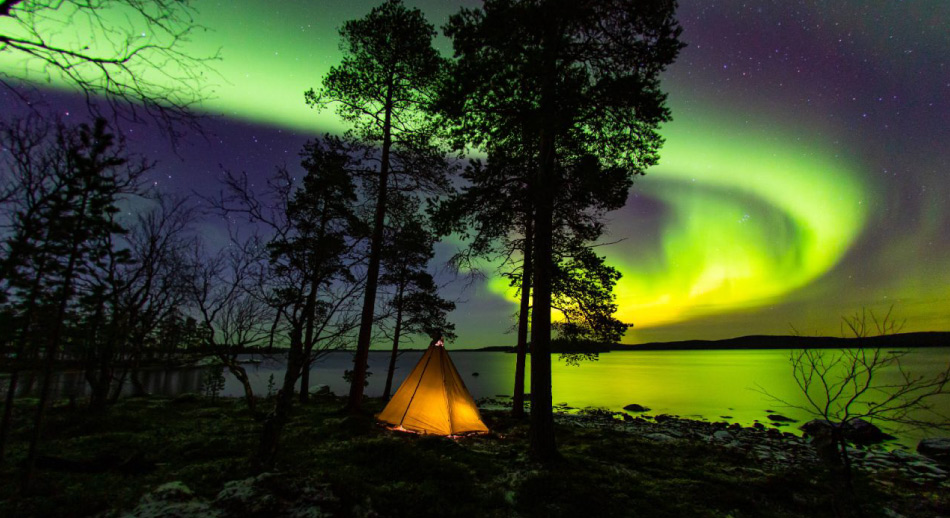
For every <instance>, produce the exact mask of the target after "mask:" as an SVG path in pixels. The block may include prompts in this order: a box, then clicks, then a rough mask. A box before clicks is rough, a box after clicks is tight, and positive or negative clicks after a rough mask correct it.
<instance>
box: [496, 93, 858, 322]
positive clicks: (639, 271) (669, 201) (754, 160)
mask: <svg viewBox="0 0 950 518" xmlns="http://www.w3.org/2000/svg"><path fill="white" fill-rule="evenodd" d="M674 113H676V110H675V106H674ZM768 127H769V125H768V124H767V123H763V124H760V125H756V126H755V127H753V128H750V126H749V125H748V124H741V123H739V122H736V121H731V120H730V117H729V116H727V115H724V114H714V113H711V112H708V113H705V114H698V113H697V112H695V111H694V114H693V115H692V116H690V117H689V118H686V117H682V118H677V120H676V121H674V122H673V123H671V124H669V125H667V126H666V127H665V128H664V130H663V135H664V137H665V138H666V144H665V145H664V147H663V150H662V152H661V154H662V159H661V163H660V165H658V166H657V167H655V168H653V169H651V170H650V171H649V174H648V176H646V177H645V178H643V179H640V180H638V181H637V183H636V185H635V186H634V192H635V193H636V194H637V195H638V196H642V197H646V198H647V199H651V198H652V199H654V200H656V201H658V202H659V203H660V204H662V206H663V207H664V209H666V210H665V213H664V214H663V215H662V217H659V218H655V219H654V220H652V221H636V220H631V219H624V220H623V221H622V222H621V221H617V220H616V219H614V221H613V222H612V224H611V230H612V234H611V236H609V237H610V238H611V239H616V238H621V239H623V238H631V240H632V242H633V245H634V246H628V245H626V244H625V243H623V242H621V243H619V244H616V245H612V246H610V247H607V248H605V249H602V250H603V251H604V252H606V255H607V256H608V258H609V262H610V263H611V264H612V265H613V266H615V267H616V268H617V269H618V270H619V271H620V272H621V273H622V274H623V278H622V279H621V280H620V282H619V283H618V286H617V289H616V293H617V301H618V305H619V307H620V311H619V312H618V317H619V318H620V319H621V320H624V321H626V322H632V323H634V324H635V326H636V329H644V328H649V327H653V326H658V325H664V324H670V323H675V322H679V321H683V320H688V319H692V318H696V317H699V316H705V315H712V314H718V313H723V312H730V311H736V310H747V309H750V308H755V307H761V306H764V305H767V304H771V303H774V302H775V301H776V300H779V299H781V298H782V297H783V296H785V295H787V294H788V293H790V292H792V291H794V290H796V289H798V288H801V287H802V286H805V285H807V284H808V283H810V282H812V281H814V280H815V279H817V278H819V277H821V276H822V275H823V274H825V273H826V272H828V271H829V270H830V269H831V268H832V267H834V266H835V265H836V264H837V263H838V262H839V261H840V260H841V259H842V257H843V256H844V255H845V254H846V253H847V251H848V250H849V248H850V246H851V245H852V244H853V243H854V242H855V240H856V239H857V238H858V236H860V234H861V231H862V229H863V227H864V225H865V222H866V217H867V214H866V208H867V207H868V206H869V203H868V201H869V194H868V192H867V191H866V189H865V187H864V186H863V185H862V183H861V181H860V178H859V176H858V175H857V174H856V172H855V168H854V167H852V166H850V165H849V164H847V163H845V162H844V161H843V160H842V159H840V158H837V157H835V156H834V153H832V152H831V151H827V150H823V149H822V148H821V146H820V145H819V144H817V143H806V142H802V141H801V140H800V137H799V136H800V135H801V134H803V133H800V132H796V131H793V130H792V129H790V128H788V127H782V128H781V130H780V131H776V130H775V127H774V126H772V128H773V130H772V131H769V130H768V129H766V128H768ZM779 143H782V144H779ZM637 202H638V199H636V198H632V199H631V200H629V202H628V203H630V204H636V203H637ZM653 227H658V228H653ZM644 233H647V234H649V233H653V234H654V235H655V242H654V243H650V241H651V239H649V238H648V239H643V238H642V236H641V237H637V238H634V236H635V235H642V234H644ZM644 244H648V246H644ZM490 286H491V290H492V291H493V292H494V293H496V294H498V295H502V296H504V297H505V298H508V299H510V300H511V301H512V302H513V301H514V298H515V293H514V290H513V289H511V288H509V287H508V286H507V281H506V279H500V278H499V279H493V280H492V281H491V282H490Z"/></svg>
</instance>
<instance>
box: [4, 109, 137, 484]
mask: <svg viewBox="0 0 950 518" xmlns="http://www.w3.org/2000/svg"><path fill="white" fill-rule="evenodd" d="M39 142H41V143H40V144H38V145H37V146H34V147H33V151H34V152H35V154H33V155H26V156H19V157H17V158H16V160H17V163H18V164H19V166H18V167H20V168H34V167H43V168H49V169H47V171H48V172H45V173H42V174H39V173H38V174H32V173H26V172H24V171H21V174H19V175H17V178H38V177H41V178H43V180H42V181H41V182H40V183H38V184H36V183H34V184H31V185H28V187H30V188H32V189H33V192H32V193H26V194H24V196H26V197H43V198H46V201H45V202H44V203H42V204H39V205H32V204H30V203H27V204H26V205H25V206H34V207H36V208H37V209H38V212H37V213H36V214H34V215H33V216H34V217H35V218H36V221H38V222H41V223H42V225H43V226H44V229H43V230H42V231H41V232H39V233H33V234H32V235H30V236H28V237H27V236H26V234H22V235H18V234H17V233H16V232H14V235H13V241H10V242H8V243H9V245H8V246H10V248H8V249H7V250H6V253H7V254H8V255H7V257H6V260H5V261H4V262H5V263H6V264H7V267H5V269H4V270H5V279H4V281H5V282H7V283H8V284H7V286H8V287H9V290H8V292H10V291H12V297H11V298H12V299H14V300H16V301H17V302H22V303H25V307H22V310H23V313H24V317H26V318H25V319H24V322H23V324H24V326H23V327H22V328H21V333H23V335H21V336H23V337H24V338H26V339H28V340H30V339H36V338H38V336H37V333H35V332H34V331H35V330H36V328H35V327H31V325H30V324H31V322H30V321H31V320H32V315H33V313H38V314H42V315H45V318H47V319H48V320H47V321H46V322H45V325H46V328H45V330H44V331H45V332H44V333H42V343H35V345H34V347H36V348H37V350H39V348H42V351H43V355H44V356H45V358H44V362H43V378H42V383H41V388H40V397H39V403H38V405H37V409H36V415H35V417H34V420H33V434H32V437H31V440H30V446H29V451H28V453H27V458H26V461H25V464H24V473H23V486H24V489H28V488H29V486H30V484H31V481H32V474H33V468H34V466H35V461H36V457H37V454H38V445H39V439H40V437H41V435H42V428H43V421H44V417H45V412H46V407H47V405H48V402H49V397H50V389H51V383H52V371H53V365H54V362H55V361H56V359H57V357H58V355H59V352H60V350H61V346H62V345H63V343H64V342H65V341H66V340H65V339H66V337H67V336H68V334H67V326H68V325H69V324H70V321H71V320H73V319H74V317H75V311H74V309H75V306H76V304H77V302H78V298H77V297H78V294H79V293H78V292H79V288H80V287H81V283H82V279H83V276H85V275H88V274H89V273H90V272H93V271H95V270H97V269H98V268H99V267H100V265H102V264H103V263H104V262H106V261H107V260H108V257H109V256H110V254H112V253H113V250H112V247H111V243H112V237H113V235H115V234H121V233H124V232H125V229H124V228H123V227H122V226H121V225H119V224H118V223H117V221H116V219H115V214H116V213H117V212H118V211H119V209H118V207H117V206H116V204H117V203H118V202H119V201H120V199H123V198H124V197H126V196H127V195H129V194H133V193H135V192H137V190H138V179H139V177H140V176H141V174H142V173H143V172H145V171H146V170H148V168H149V166H150V164H148V163H147V162H144V161H141V162H137V161H130V159H129V156H128V154H127V153H126V152H125V149H124V147H123V146H122V144H121V142H117V141H116V140H115V137H114V136H113V135H111V134H110V133H108V129H107V125H106V122H105V121H103V120H101V119H99V120H97V121H96V123H95V124H94V125H93V126H88V125H85V124H82V125H80V126H78V127H77V128H68V127H65V126H62V125H59V126H57V127H56V129H55V132H54V133H53V134H52V135H50V138H49V139H48V140H45V141H44V140H40V141H39ZM32 158H37V160H36V161H35V162H34V161H33V160H32ZM28 219H29V216H28V215H26V214H24V213H21V212H19V211H16V210H15V211H14V212H13V219H12V225H13V226H14V227H15V228H16V227H19V226H26V225H28V224H30V223H29V221H28ZM24 237H26V239H23V238H24ZM16 247H22V249H20V250H18V251H14V248H16ZM12 383H13V382H12V380H11V384H12Z"/></svg>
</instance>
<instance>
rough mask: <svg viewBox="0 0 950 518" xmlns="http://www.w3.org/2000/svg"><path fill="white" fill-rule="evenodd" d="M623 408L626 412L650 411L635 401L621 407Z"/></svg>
mask: <svg viewBox="0 0 950 518" xmlns="http://www.w3.org/2000/svg"><path fill="white" fill-rule="evenodd" d="M623 409H624V410H626V411H627V412H649V411H650V409H649V408H647V407H645V406H643V405H638V404H636V403H630V404H629V405H627V406H625V407H623Z"/></svg>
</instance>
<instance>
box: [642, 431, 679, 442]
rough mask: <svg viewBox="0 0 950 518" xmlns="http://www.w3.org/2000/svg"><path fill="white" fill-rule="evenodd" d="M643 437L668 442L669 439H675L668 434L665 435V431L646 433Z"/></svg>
mask: <svg viewBox="0 0 950 518" xmlns="http://www.w3.org/2000/svg"><path fill="white" fill-rule="evenodd" d="M644 437H646V438H647V439H650V440H653V441H656V442H670V441H675V440H676V439H674V438H672V437H670V436H669V435H666V434H665V433H659V432H656V433H648V434H646V435H644Z"/></svg>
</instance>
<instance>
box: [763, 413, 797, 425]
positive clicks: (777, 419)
mask: <svg viewBox="0 0 950 518" xmlns="http://www.w3.org/2000/svg"><path fill="white" fill-rule="evenodd" d="M768 417H769V420H770V421H775V422H776V423H797V422H798V420H797V419H792V418H791V417H785V416H783V415H782V414H769V416H768Z"/></svg>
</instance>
